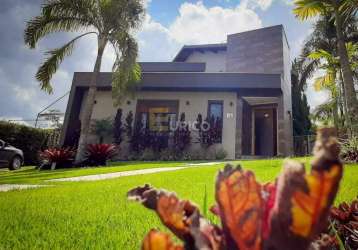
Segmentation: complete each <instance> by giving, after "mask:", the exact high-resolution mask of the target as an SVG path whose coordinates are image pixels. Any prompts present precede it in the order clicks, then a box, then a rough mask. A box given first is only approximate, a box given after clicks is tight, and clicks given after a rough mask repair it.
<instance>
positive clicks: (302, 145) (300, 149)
mask: <svg viewBox="0 0 358 250" xmlns="http://www.w3.org/2000/svg"><path fill="white" fill-rule="evenodd" d="M302 81H303V79H302V68H301V65H300V64H299V63H298V61H297V59H295V60H294V61H293V63H292V69H291V95H292V123H293V136H294V152H295V154H296V155H305V154H306V153H307V149H306V145H307V143H306V141H305V140H306V138H307V137H306V136H307V135H311V134H312V124H311V120H310V107H309V106H308V103H307V97H306V94H305V85H306V82H305V81H303V82H302Z"/></svg>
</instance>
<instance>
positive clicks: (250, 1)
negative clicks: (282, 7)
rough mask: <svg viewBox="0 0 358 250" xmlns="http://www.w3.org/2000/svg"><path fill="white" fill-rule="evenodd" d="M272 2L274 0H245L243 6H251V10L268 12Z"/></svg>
mask: <svg viewBox="0 0 358 250" xmlns="http://www.w3.org/2000/svg"><path fill="white" fill-rule="evenodd" d="M272 2H273V0H243V4H245V5H247V6H249V7H250V8H253V9H256V8H260V9H261V10H267V9H268V8H270V6H271V4H272Z"/></svg>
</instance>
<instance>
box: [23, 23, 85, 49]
mask: <svg viewBox="0 0 358 250" xmlns="http://www.w3.org/2000/svg"><path fill="white" fill-rule="evenodd" d="M88 25H89V23H88V22H87V20H82V19H79V18H77V17H57V16H37V17H35V18H33V19H32V20H31V21H29V22H28V23H27V25H26V29H25V43H26V44H27V45H28V46H29V47H30V48H35V47H36V44H37V42H38V41H39V40H40V39H41V38H43V37H44V36H46V35H47V34H50V33H54V32H58V31H79V30H80V29H85V28H86V27H88Z"/></svg>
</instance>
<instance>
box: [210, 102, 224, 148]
mask: <svg viewBox="0 0 358 250" xmlns="http://www.w3.org/2000/svg"><path fill="white" fill-rule="evenodd" d="M212 104H219V105H221V115H222V117H221V135H220V138H219V140H217V141H216V143H222V141H223V129H224V101H223V100H208V109H207V114H206V117H207V118H209V119H210V110H211V109H210V106H211V105H212Z"/></svg>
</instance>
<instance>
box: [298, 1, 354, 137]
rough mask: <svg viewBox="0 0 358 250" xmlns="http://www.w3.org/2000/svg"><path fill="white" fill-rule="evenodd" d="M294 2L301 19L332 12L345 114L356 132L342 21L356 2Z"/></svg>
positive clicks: (352, 14)
mask: <svg viewBox="0 0 358 250" xmlns="http://www.w3.org/2000/svg"><path fill="white" fill-rule="evenodd" d="M294 3H295V8H294V10H293V12H294V14H295V15H296V17H298V18H299V19H301V20H305V19H308V18H311V17H315V16H319V15H321V16H323V15H325V14H327V13H332V15H333V17H334V20H335V29H336V35H337V48H338V50H337V51H338V56H339V61H340V65H341V68H342V77H343V83H344V92H345V98H346V102H347V111H348V114H347V115H348V117H349V119H350V121H351V122H352V124H353V125H354V126H355V127H353V128H352V130H353V133H358V116H357V115H356V114H357V113H358V100H357V95H356V91H355V88H354V81H353V71H352V68H351V65H350V63H349V57H348V52H347V49H346V46H345V43H346V41H345V35H344V25H345V24H344V22H345V20H346V19H349V18H351V17H354V16H355V14H356V12H357V8H358V7H357V3H356V1H355V0H295V2H294Z"/></svg>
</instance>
